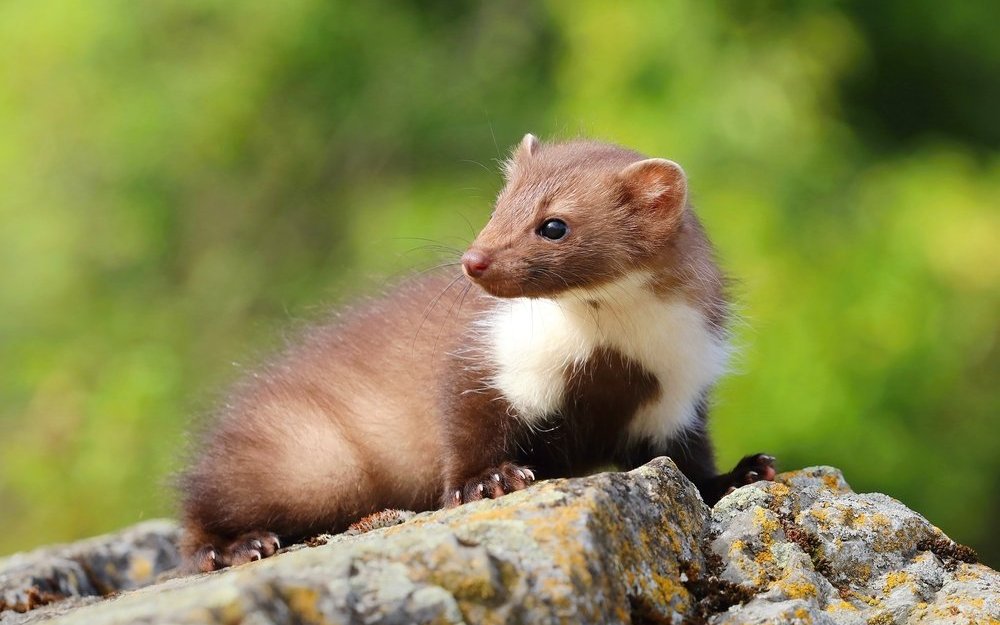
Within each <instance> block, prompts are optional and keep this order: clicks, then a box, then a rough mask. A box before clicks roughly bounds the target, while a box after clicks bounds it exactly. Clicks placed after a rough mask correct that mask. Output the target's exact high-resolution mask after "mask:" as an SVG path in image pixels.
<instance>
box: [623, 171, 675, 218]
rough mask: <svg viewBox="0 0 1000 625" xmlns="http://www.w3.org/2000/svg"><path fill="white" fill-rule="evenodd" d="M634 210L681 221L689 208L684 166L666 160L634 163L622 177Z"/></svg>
mask: <svg viewBox="0 0 1000 625" xmlns="http://www.w3.org/2000/svg"><path fill="white" fill-rule="evenodd" d="M618 177H619V179H620V180H621V182H622V187H623V188H624V190H625V192H626V193H627V194H628V197H629V201H630V202H631V204H632V205H633V206H635V207H636V208H638V209H639V210H642V211H655V212H657V213H659V214H660V216H661V217H663V218H664V219H666V220H667V221H669V222H675V221H679V219H680V216H681V215H682V214H683V213H684V207H685V205H686V204H687V177H686V176H685V175H684V170H683V169H681V166H680V165H678V164H677V163H675V162H673V161H668V160H667V159H665V158H648V159H646V160H644V161H639V162H637V163H632V164H631V165H629V166H628V167H626V168H625V169H623V170H622V171H621V172H620V173H619V174H618Z"/></svg>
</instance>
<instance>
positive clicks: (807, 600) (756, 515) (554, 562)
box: [0, 458, 1000, 625]
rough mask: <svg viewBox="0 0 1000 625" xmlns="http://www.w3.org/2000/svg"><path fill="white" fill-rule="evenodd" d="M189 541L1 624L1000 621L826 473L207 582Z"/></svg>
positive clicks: (895, 508) (548, 512) (912, 536)
mask: <svg viewBox="0 0 1000 625" xmlns="http://www.w3.org/2000/svg"><path fill="white" fill-rule="evenodd" d="M176 539H177V528H176V526H174V525H173V524H171V523H170V522H154V523H147V524H142V525H140V526H137V527H135V528H132V529H131V530H127V531H125V532H123V533H119V534H117V535H111V536H108V537H102V538H98V539H92V540H91V541H84V542H82V543H78V544H76V545H70V546H67V547H61V548H53V549H47V550H40V551H37V552H32V553H30V554H22V555H18V556H12V557H9V558H6V559H3V560H0V624H3V625H12V624H14V623H22V622H28V621H31V622H52V623H63V622H66V623H69V622H81V623H94V624H95V625H100V624H102V623H122V622H144V623H155V622H170V623H222V622H226V623H229V622H244V621H245V622H254V623H372V624H376V623H377V624H392V623H644V624H646V623H675V624H678V625H680V624H688V625H694V624H703V623H707V624H710V625H735V624H742V623H762V624H763V623H847V624H858V625H861V624H864V625H871V624H883V623H898V624H903V623H906V624H918V623H919V624H936V623H976V624H978V623H988V624H989V623H1000V607H998V606H1000V575H998V574H997V572H995V571H993V570H991V569H989V568H987V567H985V566H983V565H980V564H975V563H974V554H972V553H971V550H968V548H963V547H961V546H958V545H955V543H953V542H952V541H951V540H950V539H948V538H947V537H946V536H945V535H944V534H943V533H942V532H941V531H940V530H938V529H937V528H936V527H934V526H933V525H931V524H930V523H929V522H927V521H926V520H925V519H923V517H921V516H920V515H918V514H916V513H915V512H913V511H911V510H909V509H907V508H906V507H905V506H903V505H902V504H901V503H899V502H898V501H896V500H894V499H891V498H889V497H886V496H884V495H878V494H868V495H866V494H857V493H854V492H852V491H851V489H850V487H849V486H848V485H847V483H846V481H845V480H844V479H843V476H842V475H840V473H839V472H838V471H836V470H835V469H830V468H824V467H819V468H812V469H804V470H802V471H795V472H791V473H785V474H782V475H780V476H778V479H777V480H776V481H775V482H773V483H759V484H755V485H752V486H748V487H744V488H741V489H738V490H737V491H735V492H733V493H732V494H730V495H729V496H727V497H725V498H723V499H722V501H720V502H719V504H717V505H716V506H715V508H714V509H709V508H708V507H706V506H705V505H704V504H703V503H702V502H701V499H700V498H699V497H698V494H697V491H696V490H695V488H694V486H693V485H692V484H691V483H690V482H688V480H687V479H686V478H684V476H683V475H682V474H681V473H680V472H679V471H678V470H677V468H676V467H675V466H674V464H673V463H672V462H671V461H670V460H669V459H665V458H661V459H657V460H654V461H653V462H651V463H649V464H648V465H646V466H644V467H641V468H639V469H637V470H635V471H631V472H628V473H603V474H599V475H594V476H590V477H587V478H579V479H570V480H549V481H546V482H540V483H538V484H536V485H535V486H532V487H531V488H529V489H526V490H525V491H521V492H518V493H514V494H511V495H507V496H504V497H502V498H499V499H496V500H487V501H482V502H477V503H473V504H467V505H464V506H460V507H457V508H454V509H449V510H441V511H436V512H431V513H423V514H418V515H415V516H413V515H412V514H411V513H405V512H400V511H391V512H387V513H383V514H381V515H374V517H373V518H371V519H369V520H367V521H366V522H365V523H362V524H360V525H358V526H357V527H356V528H355V529H354V530H352V531H351V532H347V533H344V534H340V535H335V536H323V537H322V538H321V539H318V540H314V541H310V542H309V543H308V544H305V545H294V546H292V547H288V548H285V549H283V550H282V551H281V552H279V553H278V554H277V555H275V556H273V557H271V558H267V559H265V560H262V561H260V562H254V563H251V564H248V565H245V566H241V567H236V568H232V569H227V570H223V571H217V572H214V573H210V574H204V575H194V576H179V574H177V573H176V572H174V573H171V572H170V571H171V570H172V569H173V567H176V565H177V563H178V562H177V551H176V546H175V545H176ZM29 610H30V611H29Z"/></svg>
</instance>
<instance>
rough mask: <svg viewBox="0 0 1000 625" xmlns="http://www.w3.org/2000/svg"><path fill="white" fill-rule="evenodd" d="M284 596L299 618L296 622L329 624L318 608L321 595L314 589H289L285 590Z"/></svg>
mask: <svg viewBox="0 0 1000 625" xmlns="http://www.w3.org/2000/svg"><path fill="white" fill-rule="evenodd" d="M284 595H285V601H286V603H288V607H289V609H290V610H291V611H292V613H293V614H294V615H295V616H296V617H297V618H296V622H302V623H309V624H310V625H312V624H313V623H316V624H324V623H326V622H327V620H326V619H325V618H323V615H322V614H321V613H320V611H319V609H318V608H317V607H316V603H317V602H318V600H319V594H318V593H317V592H316V591H315V590H314V589H312V588H306V587H297V588H289V589H286V590H285V592H284Z"/></svg>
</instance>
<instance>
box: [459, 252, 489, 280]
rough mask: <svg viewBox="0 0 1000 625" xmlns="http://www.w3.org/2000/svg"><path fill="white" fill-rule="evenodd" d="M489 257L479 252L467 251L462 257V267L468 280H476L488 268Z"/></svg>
mask: <svg viewBox="0 0 1000 625" xmlns="http://www.w3.org/2000/svg"><path fill="white" fill-rule="evenodd" d="M491 262H492V261H491V260H490V257H489V256H487V255H486V254H484V253H482V252H480V251H479V250H469V251H468V252H466V253H465V254H464V255H463V256H462V267H464V268H465V273H466V274H467V275H468V276H469V277H470V278H478V277H480V276H482V275H483V274H484V273H486V270H487V269H489V268H490V263H491Z"/></svg>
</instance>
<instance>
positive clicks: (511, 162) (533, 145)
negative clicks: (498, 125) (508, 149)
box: [503, 132, 541, 180]
mask: <svg viewBox="0 0 1000 625" xmlns="http://www.w3.org/2000/svg"><path fill="white" fill-rule="evenodd" d="M539 145H541V143H540V142H539V141H538V137H536V136H535V135H533V134H531V133H530V132H529V133H528V134H526V135H524V138H523V139H521V143H519V144H518V146H517V147H516V148H514V152H513V154H511V155H510V158H509V159H507V162H506V163H504V168H503V170H504V177H505V178H507V180H510V179H511V177H512V176H513V175H514V172H516V171H517V168H518V166H520V165H522V164H524V163H527V162H528V160H529V159H530V158H531V157H532V156H534V154H535V152H537V151H538V146H539Z"/></svg>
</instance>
